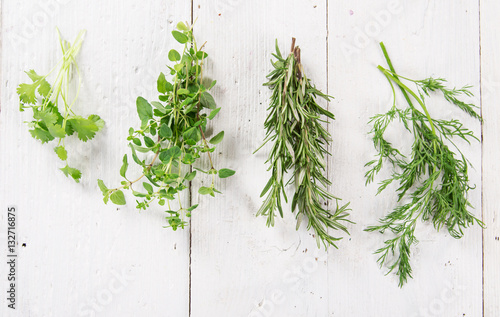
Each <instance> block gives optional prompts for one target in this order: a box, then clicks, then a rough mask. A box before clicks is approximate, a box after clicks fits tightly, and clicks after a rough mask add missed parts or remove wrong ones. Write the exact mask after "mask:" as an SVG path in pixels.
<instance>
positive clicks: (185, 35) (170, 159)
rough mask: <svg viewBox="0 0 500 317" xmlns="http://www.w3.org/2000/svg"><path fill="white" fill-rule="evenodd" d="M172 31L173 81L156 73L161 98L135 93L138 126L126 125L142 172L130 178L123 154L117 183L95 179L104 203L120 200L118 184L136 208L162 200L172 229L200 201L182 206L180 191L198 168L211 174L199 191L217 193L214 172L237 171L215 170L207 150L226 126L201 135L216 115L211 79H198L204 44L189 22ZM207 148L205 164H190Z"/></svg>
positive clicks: (119, 202)
mask: <svg viewBox="0 0 500 317" xmlns="http://www.w3.org/2000/svg"><path fill="white" fill-rule="evenodd" d="M172 35H173V37H174V38H175V40H177V42H179V43H181V44H184V49H183V51H182V53H179V52H178V51H176V50H175V49H172V50H170V52H169V53H168V58H169V60H170V61H172V62H175V65H174V66H173V67H169V69H170V75H172V81H171V82H169V81H168V80H167V78H166V76H165V75H164V74H163V73H161V74H160V76H159V77H158V81H157V90H158V92H159V96H158V99H159V101H153V102H151V103H149V102H148V101H147V100H146V99H144V98H142V97H138V98H137V102H136V104H137V113H138V115H139V119H140V120H141V126H140V128H139V129H134V128H130V129H129V136H128V140H129V141H130V143H129V146H130V148H131V150H132V159H133V161H134V162H135V163H136V164H138V165H139V166H140V167H141V168H142V174H141V175H139V176H136V177H134V178H130V177H129V176H128V175H127V169H128V166H129V165H128V156H127V155H126V154H125V155H124V156H123V164H122V167H121V168H120V175H121V176H122V177H123V178H124V180H123V181H122V182H121V186H120V187H117V188H112V189H108V188H107V187H106V186H105V184H104V182H103V181H102V180H98V184H99V187H100V189H101V191H102V193H103V195H104V202H105V203H107V202H108V200H111V201H112V202H113V203H115V204H117V205H124V204H125V203H126V202H125V195H124V193H123V191H122V190H123V189H128V190H131V191H132V194H133V195H134V196H135V197H137V198H138V199H137V200H136V202H137V208H138V209H144V210H146V209H147V207H149V206H150V205H151V203H153V202H154V201H156V202H157V203H158V204H159V205H160V206H165V205H166V206H167V208H166V210H165V212H166V213H167V214H168V215H167V216H166V219H167V221H168V226H167V227H172V229H173V230H176V229H177V228H179V227H180V228H184V227H185V225H186V224H187V222H186V217H190V216H191V212H192V211H193V210H194V209H195V208H196V207H197V206H198V205H194V206H183V204H182V202H181V196H180V194H181V192H182V191H184V190H185V189H188V188H189V187H190V184H189V183H190V182H191V181H192V180H193V179H194V178H195V177H196V175H197V172H200V173H203V174H207V175H209V176H210V177H211V184H210V186H202V187H200V188H199V189H198V193H199V194H201V195H211V196H215V193H220V191H219V190H217V189H216V188H215V177H216V176H218V177H220V178H226V177H229V176H232V175H233V174H234V173H235V172H234V171H233V170H230V169H227V168H223V169H220V170H217V169H216V168H215V167H214V165H213V161H212V158H211V155H210V153H213V152H214V151H215V146H214V145H216V144H218V143H219V142H221V141H222V139H223V137H224V131H221V132H219V133H218V134H216V135H215V136H213V137H212V138H211V139H210V140H209V141H207V139H206V137H205V132H206V128H207V124H208V121H209V120H212V119H214V117H215V116H216V115H217V113H218V112H219V110H220V108H217V107H216V104H215V101H214V99H213V97H212V95H210V93H209V92H208V91H209V90H210V89H211V88H212V87H213V86H214V85H215V81H212V82H211V83H210V85H209V86H208V87H205V86H204V85H203V84H202V78H203V62H204V60H205V59H206V58H207V56H208V55H207V53H205V52H204V51H202V50H201V49H202V47H201V48H198V46H197V44H196V41H195V39H194V37H193V28H192V26H191V27H190V26H188V25H187V24H185V23H183V22H180V23H178V24H177V30H174V31H172ZM137 152H141V153H152V154H153V155H154V157H153V158H152V160H150V161H147V160H146V159H141V158H139V156H138V154H137ZM205 154H206V155H207V156H208V160H209V164H210V166H209V168H208V170H203V169H200V168H194V169H195V170H193V164H194V163H195V162H197V161H198V159H199V158H200V157H201V156H202V155H205ZM186 170H187V171H186ZM140 181H141V183H139V182H140ZM175 200H177V203H175ZM174 205H176V206H177V207H178V208H174V207H176V206H174Z"/></svg>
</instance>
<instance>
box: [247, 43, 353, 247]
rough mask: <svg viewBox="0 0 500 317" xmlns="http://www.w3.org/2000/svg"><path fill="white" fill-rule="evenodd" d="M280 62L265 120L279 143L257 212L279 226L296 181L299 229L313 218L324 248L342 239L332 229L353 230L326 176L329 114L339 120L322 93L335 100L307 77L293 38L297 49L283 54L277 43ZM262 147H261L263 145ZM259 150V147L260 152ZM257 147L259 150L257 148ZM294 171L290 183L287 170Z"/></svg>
mask: <svg viewBox="0 0 500 317" xmlns="http://www.w3.org/2000/svg"><path fill="white" fill-rule="evenodd" d="M273 56H274V57H275V58H276V61H275V62H273V61H271V63H272V65H273V67H274V70H273V71H272V72H271V73H270V74H269V75H268V76H267V78H268V80H269V81H268V82H267V83H265V84H264V85H265V86H268V87H269V88H270V89H271V90H272V91H273V93H272V96H271V103H270V106H269V108H268V112H269V114H268V117H267V119H266V121H265V123H264V127H265V129H266V138H265V140H264V144H263V145H262V146H264V145H265V144H266V143H268V142H273V145H272V148H271V151H270V153H269V158H268V160H267V161H266V163H269V165H270V166H269V170H271V177H270V178H269V181H268V182H267V185H266V186H265V188H264V190H263V191H262V194H261V197H263V196H264V195H266V194H267V197H266V198H265V200H264V202H263V204H262V207H261V208H260V209H259V211H258V212H257V216H259V215H263V216H266V217H267V225H268V226H273V225H274V217H275V216H276V211H279V214H280V216H281V217H283V209H282V199H284V201H285V202H287V196H286V193H285V187H286V186H288V185H290V184H295V194H294V196H293V199H292V212H295V211H296V210H297V213H296V218H297V229H298V228H299V226H300V223H301V220H302V218H303V217H305V218H306V219H307V229H308V230H309V229H311V228H312V229H313V230H314V232H315V236H316V241H317V243H318V247H320V242H323V244H324V246H325V248H326V247H327V246H328V245H333V246H334V247H337V246H336V245H335V241H338V240H340V239H341V238H337V237H333V236H331V235H330V234H329V233H328V228H332V229H340V230H342V231H345V232H346V233H348V231H347V228H346V227H345V225H344V224H343V223H342V222H343V221H347V222H350V221H349V220H347V219H346V217H347V216H348V215H349V214H348V213H347V210H349V209H348V208H347V206H348V205H349V204H345V205H343V206H339V200H340V199H339V198H337V197H335V196H333V195H332V194H330V193H328V191H327V190H326V187H327V186H328V185H330V184H331V182H330V181H329V180H328V179H327V178H326V177H325V174H326V172H325V165H326V164H325V155H327V154H329V153H328V150H327V146H328V145H329V142H330V141H331V137H330V134H329V133H328V131H327V130H326V129H325V128H324V126H323V124H324V123H327V121H326V120H325V119H323V118H322V116H323V117H326V118H329V119H332V120H333V119H334V116H333V114H332V113H331V112H329V111H328V110H326V109H324V108H322V107H321V106H320V105H319V104H318V103H317V102H316V99H317V98H318V97H320V98H323V99H325V100H326V101H329V100H330V98H331V96H328V95H325V94H323V93H322V92H321V91H319V90H318V89H317V88H316V87H315V86H313V85H312V84H311V81H310V80H309V79H308V78H307V77H306V76H305V75H304V71H303V68H302V65H301V63H300V49H299V47H298V46H297V47H295V38H293V39H292V47H291V52H290V54H289V55H288V56H287V57H283V56H282V55H281V52H280V50H279V48H278V43H277V41H276V54H273ZM262 146H261V147H259V149H261V148H262ZM259 149H257V151H258V150H259ZM257 151H256V152H257ZM288 171H291V172H293V173H292V176H291V178H290V179H289V180H288V181H285V180H284V178H285V177H286V173H287V172H288ZM332 199H333V200H335V203H336V208H335V210H334V211H333V212H330V211H329V210H327V209H325V208H324V207H323V206H324V205H323V204H324V202H323V201H324V200H326V201H328V200H332Z"/></svg>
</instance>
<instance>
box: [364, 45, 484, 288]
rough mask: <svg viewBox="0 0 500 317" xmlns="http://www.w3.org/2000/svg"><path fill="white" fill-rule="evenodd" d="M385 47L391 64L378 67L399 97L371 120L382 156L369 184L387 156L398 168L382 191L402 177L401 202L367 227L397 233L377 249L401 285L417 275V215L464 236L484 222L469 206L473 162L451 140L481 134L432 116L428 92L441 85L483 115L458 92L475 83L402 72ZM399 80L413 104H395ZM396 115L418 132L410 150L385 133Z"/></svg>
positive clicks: (464, 108)
mask: <svg viewBox="0 0 500 317" xmlns="http://www.w3.org/2000/svg"><path fill="white" fill-rule="evenodd" d="M380 47H381V48H382V51H383V53H384V56H385V59H386V60H387V64H388V65H389V69H386V68H384V67H382V66H380V65H379V66H378V69H379V70H380V71H381V72H382V74H383V75H384V76H385V77H386V79H387V80H388V81H389V84H390V85H391V88H392V93H393V100H394V103H393V105H392V107H391V109H390V110H389V111H388V112H386V113H384V114H379V115H376V116H374V117H372V118H371V120H370V123H371V124H373V129H372V131H371V133H373V143H374V145H375V148H376V150H377V152H378V157H377V159H375V160H372V161H370V162H368V163H367V164H366V166H369V167H370V170H369V171H368V172H367V173H366V175H365V176H366V183H367V184H368V183H370V182H372V181H373V179H374V177H375V175H376V174H377V173H378V172H379V171H380V170H381V168H382V165H383V162H384V161H388V162H389V163H390V164H391V165H392V168H393V171H392V175H391V177H390V178H388V179H386V180H383V181H382V182H381V183H380V186H379V188H378V193H380V192H381V191H383V190H384V189H385V188H386V187H387V186H388V185H389V184H391V183H392V182H397V183H398V184H399V185H398V186H399V187H398V188H397V192H398V202H401V203H402V204H401V205H399V206H397V207H395V208H394V210H393V211H392V212H391V213H389V214H388V215H387V216H385V217H383V218H382V219H380V224H379V225H376V226H371V227H368V228H367V229H366V230H367V231H379V232H381V233H384V232H385V231H386V230H389V231H391V232H392V233H393V234H394V235H395V236H394V237H393V238H391V239H389V240H387V241H385V245H384V246H383V247H382V248H380V249H378V250H377V251H376V252H375V253H377V254H380V257H379V258H378V262H379V263H380V265H383V264H384V263H388V265H389V272H388V273H390V272H392V271H393V270H396V274H397V275H398V276H399V286H400V287H402V286H403V284H404V283H406V282H407V279H408V277H410V278H411V277H412V269H411V265H410V248H411V246H412V245H413V244H416V243H417V242H418V240H417V238H416V237H415V227H416V224H417V220H418V219H422V221H428V220H430V221H432V223H433V225H434V227H435V228H436V229H437V230H439V229H440V228H442V227H446V228H447V229H448V232H449V233H450V235H451V236H452V237H454V238H461V237H462V236H463V231H462V229H463V228H466V227H468V226H469V225H472V224H474V222H476V223H478V224H479V225H480V226H484V225H483V223H482V222H481V220H479V219H478V218H476V217H475V216H474V215H473V214H471V213H470V211H469V208H472V205H471V204H470V202H469V200H468V198H467V195H468V192H469V190H470V189H473V187H471V186H470V185H469V177H468V168H469V166H470V162H469V161H468V160H467V159H466V158H465V156H464V155H463V153H462V152H461V151H460V149H459V148H458V147H457V146H456V144H455V143H454V142H453V140H452V139H453V138H459V139H462V140H465V141H466V142H467V143H469V144H470V141H473V140H477V141H478V139H477V138H476V137H475V136H474V134H473V133H472V131H470V130H468V129H467V128H465V127H464V126H463V124H462V123H461V122H460V121H458V120H456V119H452V120H442V119H435V118H432V117H431V116H430V114H429V112H428V110H427V105H426V103H425V98H426V97H428V96H430V93H431V92H437V91H440V92H441V93H442V94H443V96H444V98H445V99H446V100H447V101H448V102H450V103H451V104H453V105H455V106H457V107H458V108H459V109H461V110H462V111H464V112H466V113H467V114H469V115H470V116H471V117H473V118H476V119H478V120H480V121H481V120H482V119H481V116H480V115H479V114H478V113H477V112H476V111H475V110H474V109H475V108H476V106H474V105H473V104H468V103H466V102H463V101H461V100H459V99H458V98H457V97H459V96H460V95H465V96H472V93H471V92H470V90H469V88H470V86H465V87H463V88H460V89H456V88H453V89H449V88H446V87H445V86H444V83H445V82H446V80H444V79H441V78H437V79H435V78H427V79H424V80H413V79H409V78H406V77H403V76H400V75H398V74H397V73H396V71H395V70H394V67H393V66H392V63H391V60H390V58H389V55H388V54H387V51H386V49H385V46H384V44H383V43H380ZM406 82H408V83H412V84H414V85H415V86H416V91H414V90H412V89H410V88H409V87H408V86H407V84H406ZM394 85H396V86H397V87H399V89H400V90H401V92H402V93H403V96H404V98H405V100H406V102H407V104H408V106H407V107H406V108H399V107H397V106H396V92H395V89H394ZM414 101H415V102H416V104H417V105H415V104H414ZM395 118H398V119H399V121H400V122H401V123H402V124H403V126H404V129H405V130H406V131H407V132H408V133H410V134H411V135H412V136H413V138H414V141H413V145H412V147H411V153H410V154H409V155H408V156H405V155H403V153H401V151H400V150H398V149H397V148H396V147H394V146H393V145H392V144H391V143H390V142H389V141H387V139H386V137H385V135H384V134H385V132H386V129H387V127H388V126H389V125H390V123H391V122H392V121H393V120H394V119H395ZM450 147H451V148H450ZM453 149H454V150H456V151H454V150H453Z"/></svg>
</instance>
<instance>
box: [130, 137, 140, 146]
mask: <svg viewBox="0 0 500 317" xmlns="http://www.w3.org/2000/svg"><path fill="white" fill-rule="evenodd" d="M132 142H134V144H135V145H137V146H141V145H142V142H141V139H139V138H133V139H132Z"/></svg>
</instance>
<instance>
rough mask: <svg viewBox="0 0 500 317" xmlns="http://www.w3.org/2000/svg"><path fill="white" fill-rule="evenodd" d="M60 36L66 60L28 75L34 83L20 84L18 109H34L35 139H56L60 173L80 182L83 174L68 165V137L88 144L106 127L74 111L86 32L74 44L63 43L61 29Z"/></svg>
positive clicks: (31, 124) (81, 32)
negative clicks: (50, 78) (78, 59)
mask: <svg viewBox="0 0 500 317" xmlns="http://www.w3.org/2000/svg"><path fill="white" fill-rule="evenodd" d="M57 35H58V37H59V44H60V46H61V49H62V53H63V57H62V58H61V60H60V61H59V62H58V63H57V65H56V66H55V67H54V68H53V69H52V70H51V71H50V72H49V73H48V74H47V75H44V76H42V75H38V74H37V73H36V72H35V71H34V70H30V71H28V72H26V74H27V75H28V76H29V78H30V79H31V81H32V82H31V83H24V84H20V85H19V87H18V88H17V94H18V95H19V100H20V105H19V110H20V111H24V110H25V109H28V108H31V110H32V111H33V120H32V121H31V122H29V123H28V126H29V127H30V128H31V129H30V130H29V131H30V133H31V135H32V136H33V138H35V139H38V140H40V141H41V142H42V143H47V142H50V141H52V140H54V139H57V146H56V147H55V148H54V151H55V152H56V154H57V156H58V157H59V158H60V159H61V160H62V161H64V162H65V164H66V166H65V167H63V168H61V170H62V171H63V173H64V174H65V175H66V176H71V177H72V178H73V179H74V180H75V181H76V182H77V183H78V182H79V181H80V178H81V176H82V173H81V172H80V171H79V170H78V169H76V168H74V167H70V166H69V165H68V152H67V151H66V147H65V144H64V143H65V142H64V141H65V138H66V137H67V136H71V135H73V134H74V133H76V134H77V136H78V138H79V139H80V140H81V141H83V142H86V141H87V140H90V139H92V138H93V137H94V136H95V134H96V133H97V132H98V131H99V130H101V129H102V128H103V126H104V121H103V120H102V119H101V118H100V117H99V116H98V115H95V114H91V115H89V116H88V117H87V118H84V117H82V116H79V115H77V114H76V113H75V112H74V111H73V110H72V109H71V108H72V106H73V105H74V104H75V102H76V100H77V98H78V94H79V92H80V88H81V82H82V80H81V74H80V69H79V68H78V64H77V63H76V56H77V55H78V52H79V51H80V47H81V46H82V42H83V37H84V35H85V31H80V33H78V36H77V37H76V39H75V41H74V42H73V44H71V43H69V42H67V41H63V40H62V39H61V34H60V33H59V30H57ZM75 70H76V73H77V75H78V90H77V92H76V94H75V96H74V98H73V99H71V96H70V82H71V79H72V76H73V74H74V71H75ZM53 72H56V73H57V75H56V77H55V80H54V82H53V84H52V85H50V84H49V82H48V81H47V77H48V76H49V75H50V74H52V73H53Z"/></svg>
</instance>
